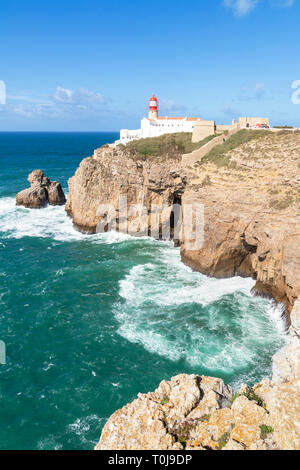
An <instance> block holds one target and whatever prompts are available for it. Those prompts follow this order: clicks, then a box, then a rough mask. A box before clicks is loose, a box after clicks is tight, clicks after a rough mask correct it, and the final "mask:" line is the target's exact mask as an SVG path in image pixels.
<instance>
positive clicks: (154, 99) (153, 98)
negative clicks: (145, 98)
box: [149, 95, 157, 101]
mask: <svg viewBox="0 0 300 470" xmlns="http://www.w3.org/2000/svg"><path fill="white" fill-rule="evenodd" d="M149 101H157V98H155V95H153V96H152V98H150V100H149Z"/></svg>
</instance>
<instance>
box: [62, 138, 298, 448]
mask: <svg viewBox="0 0 300 470" xmlns="http://www.w3.org/2000/svg"><path fill="white" fill-rule="evenodd" d="M299 161H300V135H299V134H298V133H295V134H285V133H283V134H276V135H275V134H270V135H266V136H263V137H261V138H259V139H255V140H254V141H250V142H248V143H247V144H244V145H241V146H239V147H238V148H236V149H235V150H231V151H230V152H229V153H227V154H225V155H222V158H221V159H219V160H218V161H216V160H209V159H204V160H203V161H201V162H200V163H196V164H194V165H193V166H192V167H188V168H185V169H184V170H183V169H182V168H181V167H180V164H179V163H178V161H176V160H172V159H167V160H164V161H162V162H160V161H159V160H156V161H154V162H153V161H152V162H149V161H145V162H142V161H136V160H134V159H132V158H128V156H127V155H126V152H124V150H121V149H120V148H118V147H111V146H109V147H105V148H101V149H98V150H97V151H95V154H94V156H93V157H90V158H87V159H85V160H83V161H82V163H81V165H80V167H79V168H78V170H77V171H76V173H75V175H74V176H73V178H71V180H70V182H69V187H70V194H69V198H68V201H67V206H66V210H67V211H68V213H69V214H70V215H71V216H72V217H73V221H74V224H75V225H76V226H77V227H78V228H80V229H81V230H87V231H95V230H96V227H97V224H98V223H100V222H101V220H102V219H101V216H100V215H99V214H97V210H98V207H99V204H106V203H111V204H113V205H114V206H115V207H116V208H117V216H119V215H120V214H119V213H118V199H119V196H120V195H126V196H127V201H128V206H130V205H132V204H137V203H142V204H143V205H145V206H146V207H147V209H148V210H149V209H150V207H151V205H152V204H166V205H167V206H168V207H169V208H168V209H167V210H166V211H165V212H164V213H163V217H162V224H164V223H166V224H167V223H169V222H170V218H171V216H170V208H172V205H173V204H174V203H181V204H182V205H185V204H190V203H193V202H201V203H203V205H204V209H205V224H204V232H205V234H204V235H205V236H204V244H203V247H202V248H201V249H200V250H197V251H192V250H190V249H189V248H188V244H187V241H186V240H185V239H184V238H183V240H182V241H181V254H182V259H183V261H184V262H185V263H187V264H188V265H190V266H191V267H193V268H194V269H196V270H199V271H201V272H202V273H204V274H207V275H209V276H215V277H230V276H234V275H236V274H238V275H241V276H251V277H253V278H255V279H256V280H257V283H256V290H257V291H259V292H261V293H264V294H266V295H270V296H272V297H274V298H275V299H276V300H277V301H279V302H283V303H285V305H286V306H287V307H288V311H289V312H291V311H292V313H291V316H290V320H291V328H290V341H289V344H288V345H287V346H286V347H285V348H283V349H282V350H281V351H279V352H278V353H277V354H276V356H275V357H274V362H273V372H274V376H273V381H268V380H266V381H263V382H262V383H260V384H257V385H255V386H254V387H253V388H252V389H250V388H249V387H247V386H243V387H242V389H241V390H240V391H239V394H238V397H237V398H236V397H235V398H236V399H235V400H234V402H233V404H232V406H229V403H230V401H231V400H232V398H233V397H232V390H231V389H230V387H227V386H225V385H224V383H223V382H222V381H221V380H220V379H213V378H208V377H200V376H186V375H181V376H178V377H175V378H173V379H172V380H171V381H170V382H162V384H161V385H160V386H159V388H158V389H157V390H156V391H155V392H153V393H149V394H147V395H139V398H138V399H137V400H135V401H134V402H133V403H131V404H129V405H127V406H126V407H124V408H123V409H122V410H118V411H117V412H116V413H114V414H113V415H112V417H111V418H110V419H109V421H108V423H107V424H106V426H105V427H104V430H103V433H102V436H101V439H100V442H99V444H98V446H97V448H98V449H181V448H182V447H185V448H186V449H199V450H201V449H216V448H223V449H237V450H239V449H240V450H242V449H278V448H280V449H290V448H291V449H300V430H299V422H300V409H299V400H298V399H297V397H299V394H300V370H299V369H300V366H299V364H300V346H299V342H300V328H299V315H300V313H299V312H300V305H299V303H298V302H296V299H297V298H298V297H299V296H300V251H299V246H300V224H299V223H298V222H299V209H300V169H299ZM132 221H133V223H134V224H135V226H136V227H137V226H138V225H139V226H140V228H141V231H142V232H143V234H147V233H149V227H150V222H149V219H148V220H146V221H145V219H143V220H142V219H141V218H140V217H139V216H135V217H134V216H133V217H132ZM118 222H119V223H120V224H121V222H122V221H121V220H118ZM120 228H121V227H120ZM295 302H296V304H295ZM294 304H295V308H294V309H293V310H292V308H293V305H294Z"/></svg>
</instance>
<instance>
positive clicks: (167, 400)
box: [160, 397, 169, 405]
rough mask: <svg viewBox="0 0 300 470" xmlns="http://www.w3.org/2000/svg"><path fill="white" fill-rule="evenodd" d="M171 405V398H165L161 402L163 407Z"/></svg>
mask: <svg viewBox="0 0 300 470" xmlns="http://www.w3.org/2000/svg"><path fill="white" fill-rule="evenodd" d="M168 403H169V398H168V397H164V399H163V400H162V401H161V402H160V404H161V405H167V404H168Z"/></svg>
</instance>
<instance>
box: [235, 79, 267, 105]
mask: <svg viewBox="0 0 300 470" xmlns="http://www.w3.org/2000/svg"><path fill="white" fill-rule="evenodd" d="M266 93H267V90H266V88H265V85H264V83H260V82H257V83H256V84H255V85H254V88H253V85H251V86H248V85H243V86H242V87H241V89H240V91H239V93H238V96H237V99H236V100H235V101H257V100H262V99H263V98H265V95H266Z"/></svg>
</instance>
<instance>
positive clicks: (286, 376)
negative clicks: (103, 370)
mask: <svg viewBox="0 0 300 470" xmlns="http://www.w3.org/2000/svg"><path fill="white" fill-rule="evenodd" d="M299 398H300V302H299V301H297V302H296V305H295V307H294V309H293V311H292V313H291V327H290V335H289V344H288V345H287V346H285V347H284V348H283V349H281V350H280V351H279V352H278V353H277V354H276V356H275V357H274V361H273V381H270V380H263V381H262V382H260V383H258V384H256V385H254V387H252V388H250V387H248V386H247V385H242V387H241V388H240V390H239V391H238V392H237V393H236V394H234V391H233V390H232V388H231V387H230V386H228V385H225V384H224V382H223V380H221V379H217V378H212V377H205V376H197V375H185V374H182V375H178V376H177V377H173V378H172V379H171V380H170V381H169V382H167V381H165V380H164V381H163V382H161V384H160V385H159V387H158V389H157V390H155V392H150V393H147V394H146V395H142V394H139V396H138V398H137V399H136V400H134V401H133V402H132V403H130V404H128V405H126V406H124V407H123V408H122V409H120V410H118V411H116V412H115V413H114V414H113V415H112V416H111V417H110V418H109V420H108V422H107V423H106V425H105V427H104V429H103V432H102V435H101V439H100V441H99V444H98V445H97V447H96V450H109V449H111V450H148V449H149V450H181V449H186V450H279V449H281V450H288V449H289V450H300V399H299Z"/></svg>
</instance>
